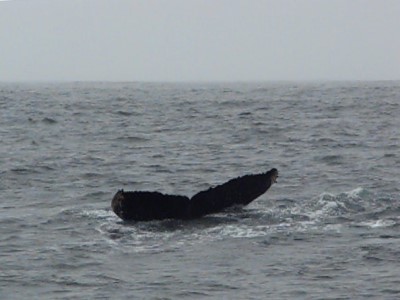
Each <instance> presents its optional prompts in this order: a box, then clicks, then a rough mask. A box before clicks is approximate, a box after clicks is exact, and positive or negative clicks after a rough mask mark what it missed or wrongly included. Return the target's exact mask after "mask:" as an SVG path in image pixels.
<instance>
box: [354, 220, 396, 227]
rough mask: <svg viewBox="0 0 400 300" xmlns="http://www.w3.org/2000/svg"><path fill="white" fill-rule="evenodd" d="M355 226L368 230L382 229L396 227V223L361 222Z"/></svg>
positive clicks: (384, 221) (391, 221)
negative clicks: (367, 228)
mask: <svg viewBox="0 0 400 300" xmlns="http://www.w3.org/2000/svg"><path fill="white" fill-rule="evenodd" d="M357 225H359V226H365V227H369V228H384V227H391V226H393V225H396V222H395V221H393V220H375V221H368V222H361V223H358V224H357Z"/></svg>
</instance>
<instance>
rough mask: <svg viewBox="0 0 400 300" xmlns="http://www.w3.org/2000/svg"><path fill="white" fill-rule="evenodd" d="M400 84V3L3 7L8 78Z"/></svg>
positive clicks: (206, 1)
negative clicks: (393, 82) (304, 81)
mask: <svg viewBox="0 0 400 300" xmlns="http://www.w3.org/2000/svg"><path fill="white" fill-rule="evenodd" d="M399 79H400V1H398V0H376V1H371V0H359V1H357V0H343V1H335V0H314V1H311V0H309V1H307V0H293V1H288V0H276V1H272V0H271V1H269V0H264V1H261V0H242V1H238V0H68V1H67V0H42V1H39V0H38V1H36V0H14V1H0V81H42V80H45V81H48V80H50V81H59V80H62V81H64V80H67V81H80V80H110V81H266V80H268V81H269V80H399Z"/></svg>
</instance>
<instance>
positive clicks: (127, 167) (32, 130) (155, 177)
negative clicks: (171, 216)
mask: <svg viewBox="0 0 400 300" xmlns="http://www.w3.org/2000/svg"><path fill="white" fill-rule="evenodd" d="M399 116H400V82H395V81H385V82H304V83H301V82H297V83H293V82H276V83H129V82H127V83H123V82H121V83H102V82H98V83H84V82H75V83H74V82H71V83H0V137H1V139H0V299H5V300H6V299H274V300H275V299H399V298H400V185H399V182H400V151H399V150H400V149H399V148H400V117H399ZM273 167H275V168H277V169H278V170H279V173H280V177H279V179H278V183H277V184H275V185H273V186H272V187H271V189H270V190H268V191H267V193H265V194H264V195H262V196H261V197H259V198H258V199H257V200H256V201H254V202H252V203H251V204H250V205H249V206H247V207H244V208H233V209H230V210H227V211H224V212H222V213H219V214H214V215H209V216H206V217H203V218H201V219H197V220H191V221H177V220H164V221H151V222H138V223H126V222H123V221H122V220H120V219H119V218H118V217H117V216H116V215H115V214H114V213H113V212H112V211H111V209H110V203H111V199H112V197H113V195H114V194H115V193H116V192H117V191H118V189H122V188H123V189H124V190H148V191H153V190H156V191H160V192H163V193H169V194H182V195H187V196H189V197H190V196H192V195H194V194H195V193H197V192H198V191H200V190H204V189H208V188H209V187H210V186H214V185H217V184H221V183H223V182H225V181H227V180H229V179H231V178H234V177H237V176H241V175H245V174H255V173H261V172H265V171H268V170H269V169H271V168H273Z"/></svg>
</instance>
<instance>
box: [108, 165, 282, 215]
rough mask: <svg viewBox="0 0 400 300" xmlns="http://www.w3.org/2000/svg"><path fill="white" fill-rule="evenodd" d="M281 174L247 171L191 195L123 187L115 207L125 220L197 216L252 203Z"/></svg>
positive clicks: (112, 204)
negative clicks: (125, 189) (190, 196)
mask: <svg viewBox="0 0 400 300" xmlns="http://www.w3.org/2000/svg"><path fill="white" fill-rule="evenodd" d="M277 177H278V170H277V169H271V170H270V171H268V172H266V173H262V174H256V175H245V176H242V177H238V178H234V179H231V180H229V181H228V182H226V183H224V184H221V185H218V186H215V187H212V188H209V189H208V190H205V191H201V192H199V193H197V194H195V195H194V196H193V197H192V198H191V199H189V198H188V197H186V196H180V195H167V194H162V193H159V192H147V191H135V192H124V191H123V190H120V191H118V192H117V193H116V194H115V195H114V198H113V199H112V201H111V208H112V210H113V211H114V213H115V214H116V215H117V216H118V217H120V218H121V219H123V220H135V221H149V220H162V219H194V218H199V217H202V216H205V215H207V214H212V213H217V212H220V211H222V210H224V209H226V208H229V207H231V206H234V205H247V204H249V203H250V202H252V201H253V200H255V199H257V198H258V197H259V196H261V195H262V194H264V193H265V192H266V191H267V190H268V189H269V188H270V187H271V185H272V184H273V183H275V182H276V179H277Z"/></svg>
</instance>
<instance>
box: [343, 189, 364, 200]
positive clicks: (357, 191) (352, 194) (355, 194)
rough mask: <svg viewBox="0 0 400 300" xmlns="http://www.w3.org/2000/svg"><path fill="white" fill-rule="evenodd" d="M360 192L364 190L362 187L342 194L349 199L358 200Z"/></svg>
mask: <svg viewBox="0 0 400 300" xmlns="http://www.w3.org/2000/svg"><path fill="white" fill-rule="evenodd" d="M362 192H364V189H363V188H362V187H358V188H355V189H354V190H351V191H349V192H345V193H344V194H345V195H346V196H347V197H349V198H359V197H360V195H361V193H362Z"/></svg>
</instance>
